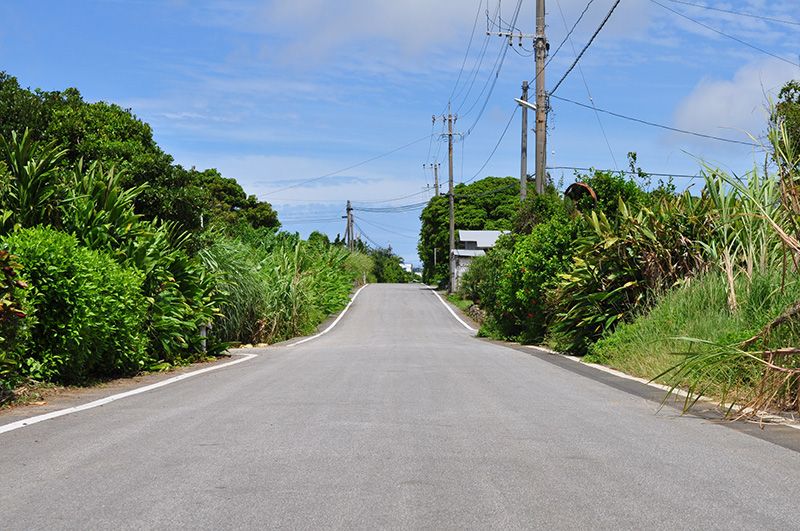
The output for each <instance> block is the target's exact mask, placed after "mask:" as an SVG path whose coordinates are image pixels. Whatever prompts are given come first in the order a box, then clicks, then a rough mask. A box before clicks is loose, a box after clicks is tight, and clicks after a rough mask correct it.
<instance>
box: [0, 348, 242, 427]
mask: <svg viewBox="0 0 800 531" xmlns="http://www.w3.org/2000/svg"><path fill="white" fill-rule="evenodd" d="M241 356H242V357H241V358H239V359H236V360H233V361H229V362H227V363H221V364H219V365H214V366H213V367H206V368H205V369H199V370H196V371H193V372H187V373H185V374H180V375H178V376H175V377H173V378H169V379H167V380H162V381H160V382H156V383H154V384H150V385H145V386H144V387H139V388H136V389H132V390H130V391H125V392H124V393H119V394H116V395H111V396H107V397H105V398H101V399H99V400H95V401H94V402H88V403H86V404H81V405H80V406H74V407H68V408H66V409H59V410H58V411H51V412H50V413H45V414H43V415H37V416H35V417H30V418H27V419H22V420H18V421H17V422H12V423H11V424H5V425H3V426H0V433H6V432H9V431H14V430H18V429H20V428H24V427H25V426H30V425H31V424H38V423H39V422H44V421H45V420H50V419H54V418H57V417H63V416H64V415H70V414H72V413H77V412H79V411H85V410H87V409H92V408H96V407H100V406H104V405H106V404H110V403H111V402H114V401H116V400H120V399H122V398H128V397H129V396H134V395H139V394H142V393H146V392H148V391H152V390H153V389H158V388H159V387H164V386H165V385H169V384H173V383H175V382H179V381H181V380H185V379H187V378H192V377H193V376H199V375H200V374H205V373H207V372H211V371H216V370H218V369H223V368H225V367H230V366H231V365H236V364H237V363H242V362H243V361H247V360H250V359H253V358H255V357H256V356H257V354H242V355H241Z"/></svg>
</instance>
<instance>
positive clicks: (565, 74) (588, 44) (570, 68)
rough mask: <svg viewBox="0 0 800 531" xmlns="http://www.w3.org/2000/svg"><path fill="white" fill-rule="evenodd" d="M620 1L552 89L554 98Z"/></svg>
mask: <svg viewBox="0 0 800 531" xmlns="http://www.w3.org/2000/svg"><path fill="white" fill-rule="evenodd" d="M620 1H621V0H616V1H615V2H614V4H613V5H612V6H611V9H609V10H608V13H607V14H606V16H605V18H604V19H603V21H602V22H601V23H600V25H599V26H598V27H597V29H596V30H595V31H594V33H593V34H592V36H591V37H590V38H589V42H587V43H586V45H585V46H584V47H583V49H582V50H581V53H579V54H578V56H577V57H576V58H575V61H573V62H572V64H571V65H570V66H569V68H567V71H566V72H564V75H563V76H561V79H559V80H558V83H556V85H555V86H554V87H553V88H552V90H550V92H549V94H550V95H551V96H552V95H553V94H555V92H556V91H557V90H558V87H560V86H561V83H563V82H564V80H565V79H567V76H568V75H569V73H570V72H572V69H573V68H575V65H577V64H578V61H580V60H581V57H583V54H585V53H586V50H588V49H589V46H591V45H592V43H593V42H594V40H595V38H597V35H598V34H599V33H600V30H602V29H603V26H605V25H606V22H608V19H610V18H611V15H612V14H613V13H614V10H615V9H617V6H618V5H619V3H620ZM651 1H655V0H651Z"/></svg>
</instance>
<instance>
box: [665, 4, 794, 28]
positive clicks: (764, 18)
mask: <svg viewBox="0 0 800 531" xmlns="http://www.w3.org/2000/svg"><path fill="white" fill-rule="evenodd" d="M669 1H670V2H672V3H675V4H683V5H685V6H692V7H699V8H702V9H708V10H711V11H719V12H720V13H730V14H731V15H739V16H740V17H750V18H757V19H760V20H766V21H767V22H777V23H779V24H791V25H793V26H800V22H796V21H794V20H787V19H781V18H773V17H765V16H763V15H756V14H755V13H745V12H744V11H734V10H732V9H722V8H721V7H713V6H706V5H703V4H695V3H694V2H685V1H684V0H669Z"/></svg>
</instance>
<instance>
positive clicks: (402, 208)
mask: <svg viewBox="0 0 800 531" xmlns="http://www.w3.org/2000/svg"><path fill="white" fill-rule="evenodd" d="M427 204H428V201H421V202H419V203H410V204H407V205H396V206H386V207H353V210H356V211H359V212H377V213H382V214H398V213H402V212H412V211H414V210H418V209H421V208H425V206H426V205H427Z"/></svg>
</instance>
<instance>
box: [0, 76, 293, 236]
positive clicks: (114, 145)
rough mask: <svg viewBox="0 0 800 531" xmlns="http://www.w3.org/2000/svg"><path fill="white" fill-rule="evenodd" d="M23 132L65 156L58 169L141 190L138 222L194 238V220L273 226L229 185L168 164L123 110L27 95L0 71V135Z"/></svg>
mask: <svg viewBox="0 0 800 531" xmlns="http://www.w3.org/2000/svg"><path fill="white" fill-rule="evenodd" d="M25 130H28V131H29V134H30V138H31V139H32V140H37V141H43V142H45V143H53V144H54V145H57V146H59V147H60V148H61V149H63V150H65V155H64V157H63V159H62V160H63V166H64V168H70V167H72V166H74V164H75V163H76V162H77V161H79V160H82V161H83V162H84V164H85V165H86V166H88V165H89V164H91V163H93V162H99V163H102V164H103V166H104V167H107V168H110V167H115V168H116V169H117V171H118V172H120V174H121V182H122V185H123V186H125V187H127V188H134V187H138V186H142V185H145V188H144V190H143V191H142V192H141V193H140V194H139V195H138V196H137V198H136V211H137V213H138V214H141V215H142V216H143V217H144V218H145V219H155V218H159V219H162V220H164V221H175V222H177V223H179V224H180V225H181V226H182V227H183V228H184V229H185V230H190V231H196V230H198V229H199V228H200V225H201V216H205V218H206V219H207V220H208V221H210V222H218V223H225V224H238V223H247V224H250V225H252V226H253V227H256V228H261V227H266V228H274V227H278V226H279V225H280V223H279V222H278V217H277V214H276V213H275V211H274V210H273V209H272V206H271V205H270V204H269V203H267V202H264V201H259V200H258V198H257V197H255V196H253V195H249V196H248V195H247V194H246V193H245V191H244V190H243V189H242V187H241V185H239V183H238V182H236V179H233V178H229V177H223V176H222V175H221V174H220V173H219V171H217V170H216V169H213V168H212V169H207V170H203V171H198V170H196V169H194V168H192V169H189V170H187V169H184V168H182V167H181V166H179V165H175V164H174V161H173V158H172V157H171V156H170V155H169V154H167V153H165V152H164V151H163V150H162V149H161V148H160V147H159V146H158V144H157V143H156V142H155V140H154V139H153V131H152V129H151V127H150V126H149V125H148V124H147V123H145V122H143V121H142V120H140V119H139V118H137V117H136V116H135V115H134V114H133V113H132V112H131V110H130V109H124V108H122V107H120V106H119V105H116V104H109V103H105V102H102V101H100V102H95V103H90V102H87V101H85V100H84V99H83V97H82V96H81V93H80V92H79V91H78V90H77V89H75V88H68V89H65V90H63V91H50V92H47V91H42V90H38V89H37V90H30V89H26V88H23V87H21V86H20V84H19V82H18V81H17V79H16V78H15V77H13V76H10V75H9V74H7V73H5V72H0V136H2V137H3V138H5V139H9V138H10V137H11V134H12V132H14V131H16V132H17V133H18V134H20V135H21V134H22V133H23V132H24V131H25Z"/></svg>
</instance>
